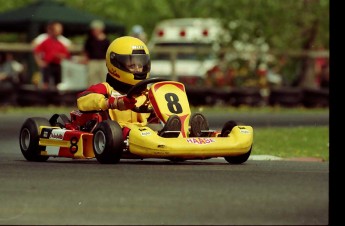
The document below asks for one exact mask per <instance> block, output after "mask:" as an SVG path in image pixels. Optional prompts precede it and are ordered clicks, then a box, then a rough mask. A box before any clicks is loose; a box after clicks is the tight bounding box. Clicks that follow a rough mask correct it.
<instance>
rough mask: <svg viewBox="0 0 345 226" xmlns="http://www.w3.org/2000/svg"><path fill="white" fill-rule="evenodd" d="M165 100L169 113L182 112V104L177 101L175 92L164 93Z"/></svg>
mask: <svg viewBox="0 0 345 226" xmlns="http://www.w3.org/2000/svg"><path fill="white" fill-rule="evenodd" d="M165 100H166V101H167V102H168V109H169V111H170V112H171V113H175V114H179V113H182V106H181V104H180V103H179V99H178V96H177V95H176V94H175V93H167V94H165Z"/></svg>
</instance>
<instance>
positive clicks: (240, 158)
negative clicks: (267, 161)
mask: <svg viewBox="0 0 345 226" xmlns="http://www.w3.org/2000/svg"><path fill="white" fill-rule="evenodd" d="M235 126H237V123H236V122H235V121H228V122H226V123H225V124H224V126H223V129H222V132H221V134H220V136H221V137H227V136H229V134H230V133H231V130H232V129H233V128H234V127H235ZM251 152H252V147H250V149H249V151H248V152H246V153H245V154H242V155H237V156H226V157H224V159H225V160H226V161H227V162H228V163H230V164H242V163H244V162H245V161H247V160H248V158H249V156H250V153H251Z"/></svg>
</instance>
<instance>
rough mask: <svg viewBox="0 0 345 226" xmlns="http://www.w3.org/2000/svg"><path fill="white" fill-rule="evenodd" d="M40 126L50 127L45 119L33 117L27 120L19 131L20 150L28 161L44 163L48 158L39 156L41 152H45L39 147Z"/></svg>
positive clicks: (43, 148)
mask: <svg viewBox="0 0 345 226" xmlns="http://www.w3.org/2000/svg"><path fill="white" fill-rule="evenodd" d="M40 126H50V123H49V121H48V120H47V119H45V118H40V117H33V118H28V119H27V120H26V121H25V122H24V124H23V125H22V128H21V129H20V134H19V145H20V150H21V152H22V154H23V155H24V157H25V159H26V160H28V161H34V162H44V161H47V160H48V158H49V156H43V155H40V153H41V151H44V150H45V147H43V146H40V145H39V139H40V134H39V128H40Z"/></svg>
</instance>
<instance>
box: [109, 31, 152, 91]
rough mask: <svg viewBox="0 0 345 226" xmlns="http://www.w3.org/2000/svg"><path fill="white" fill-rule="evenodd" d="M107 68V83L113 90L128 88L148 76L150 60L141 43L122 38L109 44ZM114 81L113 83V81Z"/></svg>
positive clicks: (143, 44)
mask: <svg viewBox="0 0 345 226" xmlns="http://www.w3.org/2000/svg"><path fill="white" fill-rule="evenodd" d="M106 65H107V68H108V75H107V82H109V83H110V85H116V84H118V85H117V86H118V87H114V88H115V89H117V88H118V89H120V90H119V91H121V88H124V87H127V88H126V89H125V90H124V91H126V90H128V88H129V87H131V86H133V85H135V84H137V83H138V82H140V81H141V80H144V79H147V78H148V77H149V76H150V70H151V60H150V54H149V50H148V48H147V46H146V45H145V43H144V42H143V41H141V40H140V39H138V38H135V37H131V36H123V37H120V38H117V39H115V40H114V41H112V43H110V45H109V47H108V49H107V53H106ZM114 79H115V80H116V81H115V80H114ZM121 86H122V87H121Z"/></svg>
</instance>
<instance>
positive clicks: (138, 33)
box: [130, 24, 147, 43]
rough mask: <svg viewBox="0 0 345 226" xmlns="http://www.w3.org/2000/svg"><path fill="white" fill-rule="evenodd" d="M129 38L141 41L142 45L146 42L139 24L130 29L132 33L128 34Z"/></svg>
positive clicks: (145, 36) (144, 34)
mask: <svg viewBox="0 0 345 226" xmlns="http://www.w3.org/2000/svg"><path fill="white" fill-rule="evenodd" d="M130 36H132V37H135V38H138V39H140V40H141V41H143V42H144V43H146V42H147V35H146V33H145V31H144V28H143V27H142V26H141V25H139V24H136V25H134V26H133V27H132V31H131V33H130Z"/></svg>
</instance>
